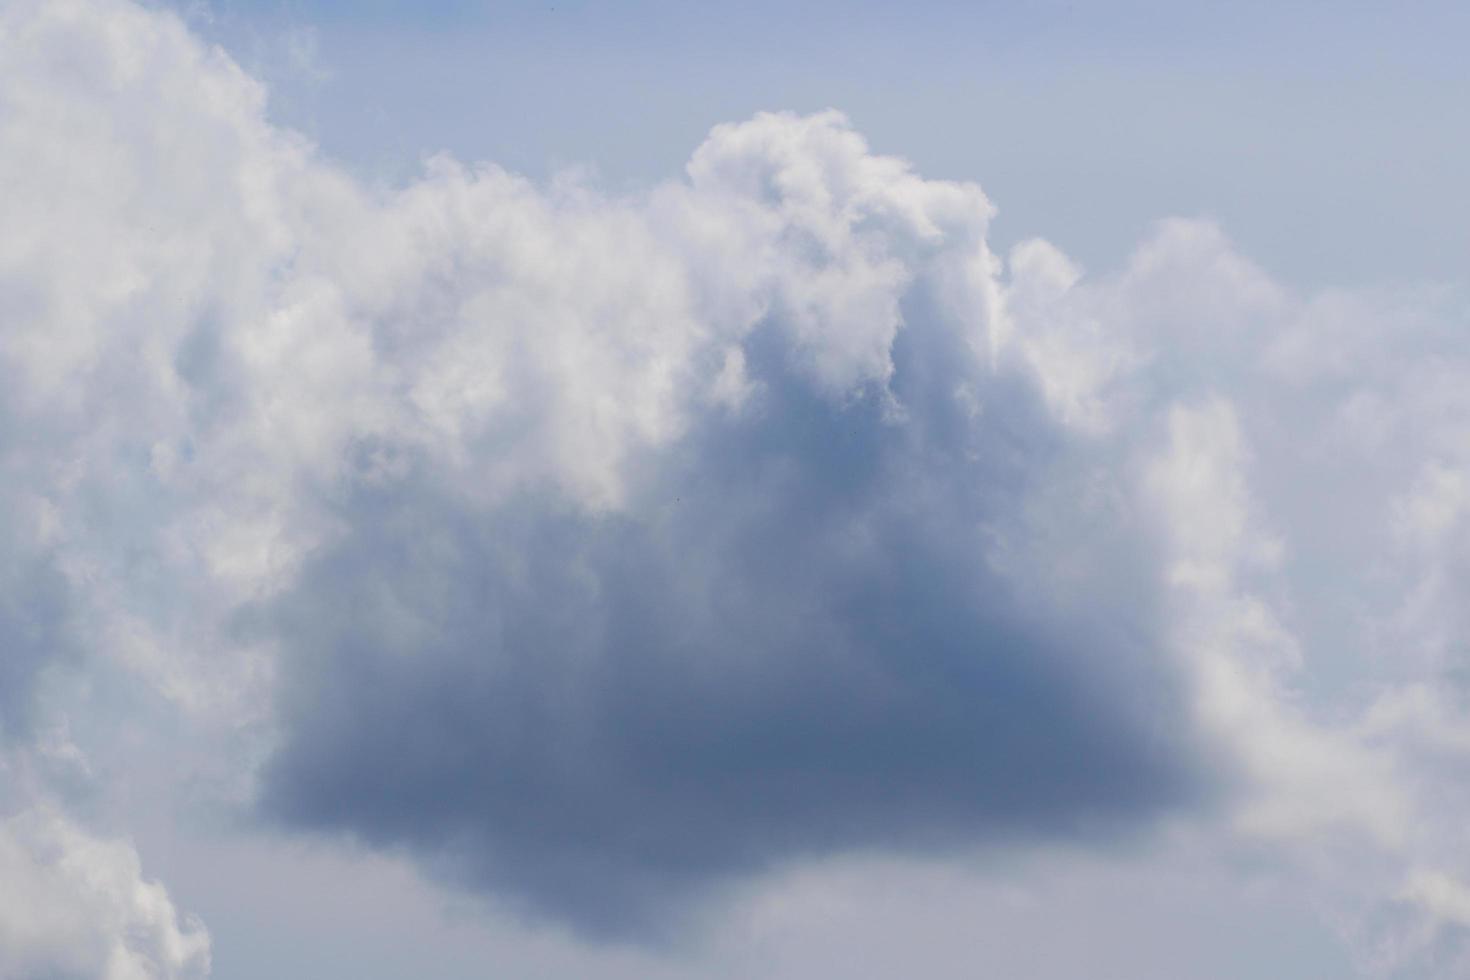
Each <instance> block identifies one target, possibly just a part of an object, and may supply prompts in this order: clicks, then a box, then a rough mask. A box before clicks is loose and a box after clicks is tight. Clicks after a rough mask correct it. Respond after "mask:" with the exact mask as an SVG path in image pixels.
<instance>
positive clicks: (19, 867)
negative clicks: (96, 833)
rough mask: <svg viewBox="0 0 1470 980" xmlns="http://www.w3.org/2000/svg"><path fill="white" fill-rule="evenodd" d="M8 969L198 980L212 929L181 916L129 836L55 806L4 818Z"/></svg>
mask: <svg viewBox="0 0 1470 980" xmlns="http://www.w3.org/2000/svg"><path fill="white" fill-rule="evenodd" d="M0 881H4V883H5V886H4V888H3V889H0V975H4V976H7V977H56V978H72V977H75V978H77V980H81V978H90V977H99V978H102V980H189V978H197V977H205V976H208V974H209V934H208V933H207V932H206V931H205V930H204V928H203V927H202V926H201V925H200V924H199V923H198V922H196V921H193V920H190V919H181V917H180V916H179V915H178V913H177V912H176V911H175V910H174V907H173V904H172V902H170V900H169V897H168V893H167V892H166V891H165V890H164V888H163V886H162V885H160V884H158V883H157V882H154V881H148V880H146V879H144V878H143V877H142V876H141V874H140V870H139V864H138V856H137V854H136V852H135V851H134V850H133V849H132V847H131V846H129V845H128V844H126V843H125V842H122V841H116V840H105V839H99V838H97V837H93V836H91V835H89V834H88V833H86V832H85V831H83V830H82V829H80V828H79V827H77V826H76V825H75V824H73V823H72V822H71V821H69V820H68V819H67V818H66V817H65V816H63V815H62V814H61V813H60V812H58V811H57V810H55V809H54V808H52V807H49V806H35V807H31V808H28V809H25V810H22V811H19V812H15V813H10V814H7V815H6V816H5V817H4V818H3V819H0Z"/></svg>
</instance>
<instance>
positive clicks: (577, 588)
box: [266, 298, 1197, 933]
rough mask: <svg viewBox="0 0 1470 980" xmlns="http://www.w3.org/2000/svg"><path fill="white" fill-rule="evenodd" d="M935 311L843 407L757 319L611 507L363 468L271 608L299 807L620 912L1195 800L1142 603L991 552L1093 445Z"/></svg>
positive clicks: (502, 887)
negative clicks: (1046, 582)
mask: <svg viewBox="0 0 1470 980" xmlns="http://www.w3.org/2000/svg"><path fill="white" fill-rule="evenodd" d="M914 305H915V307H916V309H915V312H914V314H913V315H910V316H906V317H905V321H904V326H903V328H902V329H901V330H900V331H899V333H898V335H897V337H896V339H895V342H894V348H893V358H892V363H893V367H892V372H891V376H890V377H889V378H887V379H886V380H885V381H884V382H883V383H881V384H871V385H867V386H865V387H864V388H863V389H861V390H859V391H854V392H849V393H843V394H842V395H840V396H838V397H829V396H826V395H824V394H823V393H822V392H821V391H820V389H818V388H817V387H816V386H815V385H814V383H813V382H812V381H811V380H810V379H808V378H807V377H805V376H803V375H802V374H801V373H800V372H799V371H798V370H797V364H799V362H798V361H797V359H796V353H795V352H794V351H793V349H792V347H791V345H790V343H789V341H787V340H785V339H784V337H785V336H786V335H785V334H784V333H783V332H782V331H781V330H779V329H777V328H776V327H775V326H772V325H767V326H761V327H758V328H757V329H756V330H755V331H753V332H752V333H751V335H750V336H749V338H748V340H747V342H746V344H745V346H744V348H743V351H744V354H743V360H744V363H745V364H746V365H747V369H748V378H747V380H748V383H749V384H750V385H751V387H752V389H753V392H754V393H753V394H752V395H751V396H750V398H749V400H748V401H747V402H746V403H745V404H743V405H742V406H740V407H739V409H738V410H734V411H730V410H727V409H724V408H720V407H716V408H714V409H712V410H710V411H707V412H706V413H704V414H703V415H702V416H701V417H700V418H699V419H697V420H696V421H695V422H693V423H692V424H691V425H690V426H689V429H688V431H687V432H686V433H685V434H684V435H683V436H682V437H681V438H680V439H679V440H678V442H677V443H675V444H674V445H671V446H669V447H667V448H666V449H664V450H661V451H660V452H658V453H656V454H651V455H650V457H648V458H646V459H643V460H640V464H639V466H638V471H637V473H636V475H635V476H634V477H633V481H632V482H633V483H634V484H635V488H634V489H633V490H631V491H630V493H629V499H628V501H627V502H626V504H625V506H623V507H621V508H619V510H618V511H617V512H615V513H587V512H583V511H579V510H576V509H574V508H569V507H568V506H567V505H566V504H565V503H564V502H559V501H557V500H555V499H551V500H548V499H546V498H545V497H544V496H538V495H531V494H519V495H515V496H513V497H511V498H510V499H508V500H506V501H504V502H503V503H500V504H498V505H497V506H495V507H493V508H483V507H480V508H477V507H474V506H471V505H468V504H467V503H466V501H465V500H464V497H463V495H462V494H457V493H456V492H455V488H454V487H453V485H452V483H450V481H449V480H448V479H447V478H446V476H445V474H444V473H443V472H442V470H441V469H438V468H436V467H434V466H433V465H432V463H431V462H430V461H426V460H423V459H421V458H415V457H410V458H408V459H407V460H405V461H404V463H403V475H402V476H398V477H393V478H380V479H377V480H374V481H372V482H367V481H363V482H362V483H360V484H359V485H358V486H356V487H355V488H354V490H353V491H352V492H351V493H349V494H347V495H346V496H345V497H344V499H343V500H342V502H341V505H340V509H339V510H338V511H336V512H335V514H334V516H335V518H336V519H337V520H339V521H341V522H342V524H343V525H344V526H345V527H346V528H347V530H346V532H345V534H344V535H343V538H342V540H341V541H340V542H339V543H338V544H336V545H334V546H333V547H332V548H331V549H329V550H328V551H327V552H326V553H325V554H324V555H323V556H322V557H320V558H319V559H316V560H313V561H312V562H311V563H309V565H308V566H307V568H306V570H305V571H304V573H303V575H302V579H301V582H300V584H298V585H297V586H296V587H294V588H293V589H292V590H290V592H289V593H288V594H287V595H286V596H285V597H284V598H283V599H282V600H280V602H279V603H278V604H277V605H275V606H274V607H273V609H272V611H271V615H272V617H273V622H274V625H275V626H276V627H277V628H279V629H280V631H281V637H282V642H283V643H284V644H285V645H286V649H287V653H286V661H285V662H286V663H288V664H290V665H291V666H290V667H289V668H288V669H289V670H290V674H289V677H288V683H286V684H285V685H284V686H283V691H285V692H287V693H286V694H285V702H284V703H285V711H284V721H285V725H286V732H287V738H286V742H285V744H284V746H283V748H282V749H281V750H280V752H279V754H278V755H277V757H276V758H275V759H274V760H273V761H272V763H271V764H270V766H269V768H268V770H267V783H266V785H267V795H266V803H267V806H268V808H269V809H270V810H271V811H272V812H273V813H275V814H276V815H277V816H279V817H282V818H284V819H287V820H289V821H293V822H298V823H300V824H302V825H305V826H311V827H316V828H320V829H339V830H350V831H352V832H354V833H356V834H358V835H359V836H361V837H362V838H364V839H367V840H370V841H372V842H374V843H376V844H380V845H401V846H407V847H409V848H411V849H412V850H414V851H415V852H416V853H419V854H420V855H422V856H424V857H425V858H426V860H427V861H428V863H429V864H430V865H431V866H436V867H438V869H439V870H440V872H441V873H443V874H446V875H448V876H451V877H454V878H458V879H460V880H461V881H465V882H468V883H471V884H473V885H475V886H477V887H484V888H488V889H492V890H495V891H498V892H501V893H504V894H507V895H509V896H510V897H511V898H512V899H521V900H524V901H525V902H527V903H529V904H531V905H532V906H533V907H535V908H536V909H538V910H539V911H541V912H543V913H549V914H552V915H554V916H558V917H562V918H566V919H569V920H571V921H572V922H573V923H574V924H576V925H578V926H580V927H583V928H587V929H590V930H592V931H595V932H608V931H610V932H615V933H619V932H627V931H630V930H632V931H636V932H645V931H650V930H651V931H655V932H656V931H659V930H660V928H661V927H664V926H667V925H668V921H667V920H672V919H677V918H678V916H677V915H675V912H676V910H679V909H683V908H686V907H687V905H688V900H689V898H691V897H696V896H697V895H698V894H700V893H701V892H702V891H704V890H707V889H708V886H710V885H712V884H714V883H717V882H719V881H721V880H722V879H727V878H730V877H734V876H740V875H749V874H751V873H754V872H758V871H762V870H766V869H769V868H770V867H772V866H774V865H775V864H777V863H778V862H781V861H783V860H789V859H792V858H797V857H811V856H820V855H823V854H829V853H833V852H838V851H841V850H844V849H854V848H868V849H879V850H885V849H892V850H898V851H905V850H906V851H915V850H921V851H922V850H930V851H932V850H934V849H936V848H955V847H965V846H975V845H981V844H985V843H995V842H999V841H1004V840H1012V841H1014V840H1017V839H1029V840H1044V839H1055V838H1073V839H1078V838H1085V837H1098V836H1101V835H1104V834H1106V833H1109V832H1112V833H1116V832H1118V831H1120V830H1127V829H1130V828H1131V826H1132V825H1133V824H1134V823H1135V822H1138V821H1147V820H1148V819H1149V818H1150V817H1152V816H1154V815H1156V814H1157V813H1158V812H1159V811H1160V810H1161V808H1163V807H1165V806H1166V805H1168V804H1177V803H1179V802H1181V801H1182V800H1183V799H1184V798H1185V797H1186V796H1187V795H1188V794H1189V793H1191V792H1192V791H1193V790H1194V789H1196V788H1197V787H1191V786H1190V781H1191V777H1189V776H1187V772H1188V761H1189V753H1190V751H1191V747H1190V745H1189V743H1188V741H1187V740H1179V739H1170V738H1167V737H1166V736H1165V733H1166V732H1169V731H1171V730H1173V731H1177V730H1178V729H1179V728H1180V727H1181V726H1180V725H1179V721H1180V719H1181V713H1182V709H1181V704H1182V699H1181V696H1180V694H1179V692H1178V690H1177V688H1178V680H1177V678H1173V677H1172V672H1171V670H1170V668H1169V667H1168V665H1167V664H1166V663H1164V662H1163V659H1162V655H1161V653H1160V649H1159V647H1160V643H1159V638H1158V635H1157V630H1158V625H1157V617H1156V615H1155V612H1154V611H1153V610H1150V609H1149V608H1148V607H1147V604H1146V602H1144V601H1143V599H1142V596H1144V595H1146V594H1147V593H1146V591H1144V590H1143V589H1141V588H1140V589H1139V590H1138V594H1136V595H1134V596H1133V597H1132V599H1133V601H1134V603H1135V604H1134V606H1133V607H1131V608H1128V607H1125V608H1115V609H1109V610H1106V624H1105V625H1104V626H1103V628H1100V629H1099V628H1096V627H1097V626H1098V625H1099V623H1098V619H1100V618H1101V617H1099V616H1098V615H1097V613H1098V610H1085V609H1071V610H1068V609H1063V608H1058V607H1057V606H1056V605H1055V604H1052V603H1050V602H1048V600H1047V599H1046V598H1044V597H1037V596H1026V595H1023V594H1020V589H1021V583H1019V582H1017V581H1014V580H1012V579H1011V578H1010V577H1008V576H1007V575H1006V574H1005V573H1004V572H1003V571H1002V570H1001V569H999V568H998V567H997V563H996V562H995V560H994V558H995V551H996V550H997V547H998V545H997V541H998V540H999V538H1000V537H1001V536H1002V535H1004V534H1007V533H1014V530H1015V529H1016V528H1017V527H1018V526H1019V524H1020V521H1021V520H1022V516H1021V512H1022V510H1023V508H1024V504H1025V502H1026V501H1027V500H1028V499H1031V498H1033V497H1034V495H1035V492H1036V483H1037V481H1039V480H1041V479H1045V478H1046V476H1047V475H1048V474H1051V475H1055V474H1056V472H1057V471H1058V470H1059V468H1060V467H1059V464H1058V460H1059V459H1065V458H1066V457H1067V454H1068V450H1069V448H1071V447H1069V446H1068V442H1069V440H1070V439H1071V436H1070V435H1069V434H1068V433H1066V432H1065V431H1063V430H1061V429H1060V428H1059V427H1058V426H1056V425H1054V424H1053V423H1051V422H1049V421H1048V413H1047V410H1046V408H1045V406H1044V404H1042V403H1041V401H1040V399H1039V397H1038V395H1037V394H1036V393H1035V392H1034V391H1033V390H1032V389H1031V386H1030V385H1029V384H1028V383H1027V382H1026V381H1025V379H1023V378H1020V377H1017V376H1010V377H1007V376H996V375H995V374H994V373H993V372H992V371H990V370H989V369H988V368H987V367H986V366H985V365H984V363H983V359H982V358H981V357H980V356H978V355H977V353H976V352H975V351H974V350H973V349H972V347H971V345H970V343H969V338H967V337H966V336H964V334H963V332H962V329H961V327H962V324H960V323H958V322H956V321H954V320H950V321H945V320H943V319H941V318H940V317H939V316H938V315H936V313H935V312H934V311H933V310H930V309H925V308H924V307H923V305H922V302H921V299H919V298H916V300H915V303H914ZM380 450H381V447H380ZM1114 558H1115V559H1116V560H1117V561H1118V562H1119V565H1118V568H1117V574H1118V575H1119V576H1120V577H1127V576H1129V575H1133V576H1135V577H1146V576H1147V574H1148V572H1147V566H1146V564H1145V562H1146V560H1147V556H1146V555H1144V554H1138V553H1135V554H1119V555H1115V556H1114ZM1125 562H1128V563H1132V567H1131V568H1129V567H1128V566H1127V565H1125V564H1124V563H1125ZM1139 584H1140V585H1142V584H1143V583H1141V582H1140V583H1139ZM1089 615H1091V617H1092V622H1089V621H1088V616H1089Z"/></svg>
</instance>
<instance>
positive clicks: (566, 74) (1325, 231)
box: [204, 2, 1470, 285]
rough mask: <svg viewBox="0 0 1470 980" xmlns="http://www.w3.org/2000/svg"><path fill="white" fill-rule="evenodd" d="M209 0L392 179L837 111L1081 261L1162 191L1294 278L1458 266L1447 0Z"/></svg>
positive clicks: (1459, 87) (218, 23)
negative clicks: (304, 49) (304, 58)
mask: <svg viewBox="0 0 1470 980" xmlns="http://www.w3.org/2000/svg"><path fill="white" fill-rule="evenodd" d="M209 9H210V10H211V11H212V12H213V14H212V16H213V17H214V18H215V20H214V23H213V24H206V25H204V29H205V30H206V31H210V32H217V36H219V37H221V38H222V39H223V40H224V41H225V43H226V44H228V45H229V46H230V47H231V49H232V50H234V51H236V52H237V53H238V54H239V55H240V56H241V57H242V58H243V59H244V60H245V61H246V62H247V63H251V62H252V61H254V62H256V63H258V64H259V65H260V66H261V67H262V69H263V70H264V72H265V74H266V76H267V77H268V78H271V79H272V81H273V82H274V84H275V92H274V98H275V100H276V105H277V107H278V109H279V111H280V114H281V116H282V118H284V119H285V120H288V121H289V122H291V123H292V124H295V125H298V126H300V127H301V128H303V129H304V130H305V131H306V132H308V133H310V134H311V135H312V136H313V137H314V138H316V139H318V140H320V141H321V142H322V144H323V145H324V146H325V147H326V148H327V149H328V150H329V151H331V152H333V153H334V154H336V155H339V156H341V157H343V158H345V159H347V160H350V161H353V162H354V163H355V164H356V165H358V166H360V167H362V168H364V169H365V170H366V171H367V172H369V173H374V174H378V175H381V176H386V177H388V178H390V179H399V178H402V177H403V176H404V175H406V174H408V173H411V172H413V170H414V169H415V168H416V166H417V163H418V161H419V159H420V157H421V156H422V154H423V153H425V152H426V151H431V150H439V149H445V150H449V151H451V152H454V153H456V154H458V155H460V156H462V157H465V158H467V159H488V160H494V161H496V162H498V163H501V164H502V165H505V166H508V167H511V168H512V169H515V170H518V171H520V172H524V173H528V174H545V173H547V172H549V171H550V170H552V169H554V168H556V167H559V166H573V165H576V166H584V165H590V166H594V167H596V168H597V169H598V170H599V171H600V172H601V173H602V174H603V175H604V176H605V177H606V178H607V179H608V180H611V181H613V182H615V183H617V182H632V183H639V182H648V181H653V180H658V179H661V178H662V177H664V176H665V175H666V174H668V173H671V172H674V171H675V170H677V169H678V167H679V166H680V165H681V164H682V161H683V158H684V156H685V154H686V152H687V147H688V146H690V145H691V144H692V143H694V142H696V141H697V140H698V139H700V138H701V137H702V136H703V134H704V133H705V131H707V130H708V128H709V127H710V126H711V125H713V122H714V121H716V120H723V119H735V118H743V117H744V116H747V115H749V114H751V113H752V112H756V111H759V110H761V109H766V108H770V107H772V106H780V107H782V108H787V109H793V110H797V111H808V112H809V111H817V110H820V109H824V108H829V107H835V108H839V109H842V110H843V111H844V112H846V113H848V114H849V115H850V116H851V117H852V118H853V119H854V121H855V122H856V123H857V124H858V126H859V127H860V128H861V129H862V130H863V131H864V133H866V134H867V135H868V137H869V138H870V139H871V140H872V141H873V143H874V145H875V146H876V147H877V148H878V149H880V150H882V151H884V152H890V153H896V154H899V155H902V156H904V157H906V158H908V159H910V160H913V161H914V162H915V164H916V165H917V166H918V167H919V169H920V170H921V171H922V172H924V173H926V174H932V175H934V176H942V177H951V178H956V179H969V180H979V181H980V182H981V183H982V185H983V186H984V187H985V188H986V189H987V191H988V192H989V193H990V196H991V197H992V199H993V200H995V201H996V202H997V203H998V204H999V206H1000V218H999V220H998V222H997V226H996V234H997V236H998V237H999V238H1001V240H1004V241H1018V240H1021V239H1024V238H1027V237H1030V236H1033V235H1044V236H1047V237H1048V238H1051V239H1052V240H1054V241H1056V242H1058V243H1059V244H1061V245H1063V246H1064V247H1066V248H1068V249H1069V250H1070V251H1072V252H1073V253H1074V254H1076V255H1078V256H1079V257H1081V258H1082V259H1083V260H1084V261H1085V262H1086V263H1087V265H1088V266H1089V267H1098V268H1100V267H1104V266H1106V265H1108V264H1111V263H1113V262H1115V261H1116V259H1117V257H1118V256H1119V255H1120V254H1123V253H1125V252H1126V250H1127V249H1128V248H1129V247H1130V246H1131V244H1132V243H1133V242H1134V241H1135V240H1136V239H1137V238H1138V237H1139V236H1140V235H1141V234H1142V233H1143V231H1144V230H1145V229H1146V227H1147V226H1148V224H1149V223H1150V222H1152V221H1155V220H1157V219H1158V218H1159V217H1161V216H1165V215H1176V214H1177V215H1186V216H1209V217H1213V218H1215V219H1217V220H1218V221H1220V222H1221V223H1222V224H1223V226H1224V227H1225V228H1226V230H1227V231H1228V232H1229V233H1230V234H1231V235H1232V237H1233V238H1235V239H1236V240H1237V241H1239V242H1240V243H1241V244H1242V247H1243V248H1245V250H1246V251H1247V252H1248V253H1249V254H1251V255H1253V256H1255V257H1257V258H1259V259H1260V260H1261V261H1263V262H1265V263H1267V264H1268V265H1269V266H1270V267H1271V268H1272V269H1273V270H1276V271H1278V272H1279V273H1280V274H1283V275H1287V276H1290V277H1292V278H1293V279H1296V280H1300V281H1302V282H1309V283H1311V284H1313V285H1327V284H1335V283H1340V282H1341V281H1342V280H1344V279H1352V280H1357V279H1362V278H1371V279H1374V280H1381V279H1391V280H1419V279H1423V278H1437V279H1442V280H1452V279H1454V278H1456V277H1457V276H1458V274H1459V270H1460V267H1461V259H1460V256H1463V255H1464V254H1465V253H1466V252H1467V250H1470V239H1467V238H1466V235H1467V234H1470V233H1467V232H1466V231H1465V229H1466V228H1470V214H1467V213H1466V211H1465V207H1466V205H1465V204H1464V195H1462V194H1459V193H1457V192H1456V188H1457V185H1458V181H1459V175H1460V174H1462V173H1464V172H1465V169H1466V167H1467V165H1470V145H1467V141H1466V139H1465V138H1464V134H1463V133H1462V132H1460V131H1459V130H1458V128H1457V127H1455V126H1453V125H1451V124H1449V123H1448V122H1447V120H1450V119H1452V118H1453V116H1454V113H1455V110H1456V107H1457V106H1459V105H1462V104H1463V103H1464V102H1465V100H1466V98H1467V97H1470V91H1467V84H1470V82H1467V74H1466V71H1465V69H1464V66H1463V57H1462V51H1461V46H1460V45H1459V44H1458V38H1460V37H1463V36H1464V32H1465V31H1466V30H1467V29H1470V22H1467V18H1470V15H1467V13H1466V11H1465V9H1464V7H1463V5H1459V4H1453V3H1427V2H1426V3H1411V4H1405V5H1390V4H1383V3H1292V4H1269V3H1246V4H1215V3H1140V2H1122V3H1061V2H1056V3H1047V2H1034V3H975V4H948V3H933V4H920V5H916V6H912V5H905V6H904V7H902V8H900V7H898V6H895V5H890V4H872V3H854V4H825V3H811V4H801V5H796V6H794V7H793V5H789V4H762V3H751V4H710V5H690V4H672V3H670V4H656V3H631V4H593V3H562V4H494V3H471V2H464V3H451V4H435V3H430V4H398V3H388V2H381V3H370V4H365V5H363V4H352V5H339V4H330V3H321V4H317V3H258V4H257V3H234V4H218V5H216V6H214V7H211V8H209ZM292 43H298V44H300V43H306V44H308V45H309V48H310V50H311V52H312V55H311V61H312V65H313V69H314V70H312V71H304V70H300V69H299V68H293V66H292V64H291V60H290V56H289V54H288V53H287V52H288V49H289V47H290V45H291V44H292ZM1365 239H1369V240H1375V241H1378V242H1382V243H1384V245H1383V246H1382V247H1377V248H1374V247H1369V246H1367V245H1366V244H1365ZM1388 243H1392V244H1391V245H1389V244H1388Z"/></svg>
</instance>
